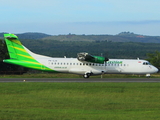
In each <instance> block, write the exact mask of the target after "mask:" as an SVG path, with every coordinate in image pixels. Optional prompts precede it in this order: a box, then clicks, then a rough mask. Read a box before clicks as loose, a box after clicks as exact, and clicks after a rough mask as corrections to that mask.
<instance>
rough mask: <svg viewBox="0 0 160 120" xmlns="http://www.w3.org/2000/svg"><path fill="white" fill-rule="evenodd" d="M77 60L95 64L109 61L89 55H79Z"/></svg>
mask: <svg viewBox="0 0 160 120" xmlns="http://www.w3.org/2000/svg"><path fill="white" fill-rule="evenodd" d="M77 59H78V60H79V61H87V62H93V63H100V64H103V63H104V62H105V61H108V58H106V57H101V56H93V55H90V54H88V53H85V52H84V53H78V54H77Z"/></svg>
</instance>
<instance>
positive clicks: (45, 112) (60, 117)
mask: <svg viewBox="0 0 160 120" xmlns="http://www.w3.org/2000/svg"><path fill="white" fill-rule="evenodd" d="M159 119H160V83H29V82H23V83H0V120H159Z"/></svg>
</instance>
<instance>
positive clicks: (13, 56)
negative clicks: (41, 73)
mask: <svg viewBox="0 0 160 120" xmlns="http://www.w3.org/2000/svg"><path fill="white" fill-rule="evenodd" d="M4 39H5V42H6V45H7V48H8V52H9V56H10V59H5V60H3V62H6V63H10V64H16V65H20V66H24V67H28V68H32V69H38V70H46V71H51V69H50V68H48V67H46V66H44V65H43V64H41V63H40V62H38V61H37V60H36V59H35V58H34V57H33V56H32V55H34V53H32V52H31V51H29V50H28V49H27V48H25V47H24V46H23V45H22V44H21V42H20V40H19V39H18V37H17V36H16V35H14V34H10V33H9V34H4ZM31 54H32V55H31Z"/></svg>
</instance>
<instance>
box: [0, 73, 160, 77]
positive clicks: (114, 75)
mask: <svg viewBox="0 0 160 120" xmlns="http://www.w3.org/2000/svg"><path fill="white" fill-rule="evenodd" d="M22 77H23V78H83V76H82V75H76V74H67V73H46V72H44V73H43V72H42V73H26V74H23V75H5V74H4V75H0V78H22ZM90 77H91V78H101V77H103V78H139V77H141V78H145V77H146V76H145V75H127V74H104V75H102V76H101V75H97V76H90ZM151 77H152V78H160V74H159V73H157V74H151Z"/></svg>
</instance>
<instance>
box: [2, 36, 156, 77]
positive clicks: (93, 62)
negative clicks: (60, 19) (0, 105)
mask: <svg viewBox="0 0 160 120" xmlns="http://www.w3.org/2000/svg"><path fill="white" fill-rule="evenodd" d="M4 38H5V42H6V45H7V48H8V52H9V56H10V59H5V60H3V61H4V62H5V63H10V64H16V65H20V66H23V67H28V68H32V69H37V70H42V71H50V72H64V73H74V74H79V75H83V77H84V78H89V77H90V76H91V75H101V74H118V73H119V74H151V73H156V72H158V69H157V68H156V67H154V66H153V65H151V64H150V63H149V62H148V61H146V60H140V59H107V58H105V57H101V56H93V55H90V54H88V53H85V52H84V53H78V54H77V58H66V57H64V58H55V57H48V56H44V55H39V54H35V53H33V52H31V51H30V50H28V49H27V48H26V47H25V46H23V45H22V44H21V42H20V41H19V39H18V37H17V36H16V35H14V34H4Z"/></svg>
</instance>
